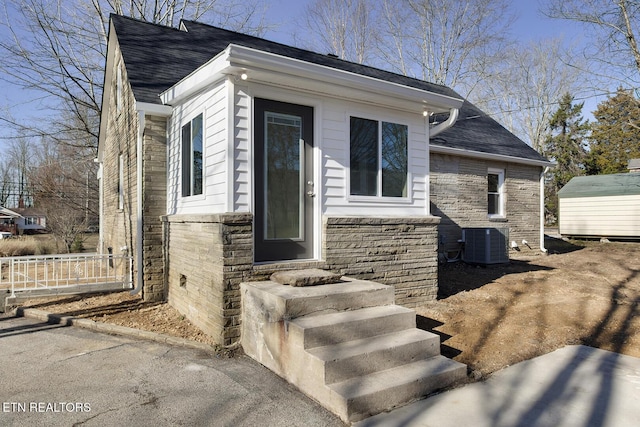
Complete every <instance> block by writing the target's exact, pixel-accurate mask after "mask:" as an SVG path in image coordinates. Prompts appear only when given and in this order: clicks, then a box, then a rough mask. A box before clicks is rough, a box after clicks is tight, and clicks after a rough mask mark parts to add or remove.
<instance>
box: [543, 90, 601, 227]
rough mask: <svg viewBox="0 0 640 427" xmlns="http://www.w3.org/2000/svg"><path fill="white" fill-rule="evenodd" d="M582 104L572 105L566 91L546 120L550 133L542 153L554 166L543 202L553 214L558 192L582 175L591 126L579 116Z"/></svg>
mask: <svg viewBox="0 0 640 427" xmlns="http://www.w3.org/2000/svg"><path fill="white" fill-rule="evenodd" d="M583 106H584V103H580V104H574V103H573V96H572V95H571V94H569V93H566V94H564V95H563V96H562V98H561V99H560V105H559V107H558V110H557V111H556V112H555V113H554V115H553V116H552V117H551V120H550V121H549V131H550V133H549V136H548V137H547V139H546V141H545V150H544V154H545V155H546V156H547V157H549V158H550V159H552V160H554V161H555V162H556V167H555V168H554V169H552V170H551V173H550V179H549V180H548V182H547V190H546V203H545V204H546V207H547V209H548V211H549V212H550V213H551V214H553V215H557V210H558V209H557V194H558V191H559V190H560V189H561V188H562V187H564V185H565V184H566V183H567V182H569V180H570V179H571V178H573V177H574V176H578V175H583V174H584V162H585V159H586V156H587V151H586V138H587V134H588V132H589V127H590V125H589V122H588V121H585V120H584V118H583V117H582V107H583Z"/></svg>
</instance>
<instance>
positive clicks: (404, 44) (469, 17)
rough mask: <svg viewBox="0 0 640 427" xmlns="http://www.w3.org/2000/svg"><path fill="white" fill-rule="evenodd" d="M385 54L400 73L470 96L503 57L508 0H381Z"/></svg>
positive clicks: (506, 43) (385, 58)
mask: <svg viewBox="0 0 640 427" xmlns="http://www.w3.org/2000/svg"><path fill="white" fill-rule="evenodd" d="M382 1H383V3H382V18H381V19H382V22H383V23H384V26H383V27H382V28H384V30H383V32H382V35H381V38H380V43H379V47H380V52H381V55H382V58H383V59H384V60H385V61H387V63H388V65H389V66H391V67H392V68H393V69H395V70H396V71H398V72H401V73H404V74H408V75H413V76H415V77H419V78H421V79H423V80H427V81H430V82H433V83H437V84H443V85H447V86H450V87H453V88H455V89H457V90H460V91H463V92H464V93H465V95H469V94H470V93H471V92H472V91H473V90H474V88H475V87H476V86H477V84H478V83H479V82H480V81H482V80H483V78H484V77H485V71H486V70H487V68H488V67H489V66H490V65H492V64H493V63H495V62H496V61H499V60H502V59H504V55H502V52H503V51H504V49H505V48H506V47H507V46H508V45H509V43H510V42H509V39H508V37H507V34H508V30H509V28H510V26H511V24H512V22H513V19H514V17H513V16H512V15H511V14H510V12H509V10H510V8H509V2H508V1H507V0H469V1H463V2H461V1H452V0H407V1H405V2H395V1H393V0H382Z"/></svg>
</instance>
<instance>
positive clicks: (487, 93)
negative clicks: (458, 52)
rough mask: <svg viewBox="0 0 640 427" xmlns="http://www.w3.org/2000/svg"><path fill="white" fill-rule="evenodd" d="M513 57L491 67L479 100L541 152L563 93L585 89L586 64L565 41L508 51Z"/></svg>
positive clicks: (484, 106)
mask: <svg viewBox="0 0 640 427" xmlns="http://www.w3.org/2000/svg"><path fill="white" fill-rule="evenodd" d="M505 53H506V54H507V56H508V57H509V61H508V62H507V63H504V64H498V65H497V66H495V67H493V68H492V69H491V71H492V72H491V75H492V77H491V79H490V81H489V80H488V81H486V83H485V84H483V85H482V87H481V88H478V91H476V93H474V96H473V100H474V101H475V103H476V104H477V105H478V106H480V107H481V108H483V109H484V110H485V111H487V112H489V113H490V114H491V115H492V116H494V117H495V118H496V119H497V120H499V121H500V122H501V123H502V124H503V125H505V127H507V128H508V129H509V130H510V131H511V132H513V133H514V134H516V135H518V136H519V137H520V138H522V139H523V140H525V141H527V142H528V143H529V144H530V145H531V146H532V147H533V148H534V149H536V150H538V151H540V152H542V148H543V145H544V141H545V139H546V138H547V134H548V131H549V129H548V124H549V121H550V120H551V117H552V116H553V114H554V112H555V111H556V110H557V109H558V103H559V101H560V99H561V97H562V95H563V94H565V93H584V90H585V87H584V86H585V81H584V78H583V77H582V73H581V71H580V69H581V68H583V67H582V66H581V64H582V62H581V60H580V59H578V58H576V57H575V55H573V54H572V53H571V50H570V49H568V48H565V47H564V43H563V40H562V39H550V40H541V41H539V42H531V43H530V44H529V45H528V46H521V45H518V46H514V47H512V48H510V49H508V50H507V51H505Z"/></svg>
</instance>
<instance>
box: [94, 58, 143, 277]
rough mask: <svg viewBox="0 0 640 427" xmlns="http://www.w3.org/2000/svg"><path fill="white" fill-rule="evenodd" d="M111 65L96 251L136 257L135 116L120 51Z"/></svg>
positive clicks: (136, 120)
mask: <svg viewBox="0 0 640 427" xmlns="http://www.w3.org/2000/svg"><path fill="white" fill-rule="evenodd" d="M114 55H115V57H116V60H115V61H114V65H113V70H112V73H111V75H112V76H113V77H112V82H111V85H110V86H107V85H105V88H106V87H110V88H111V93H110V94H106V93H105V100H107V101H108V102H109V116H108V117H107V132H106V136H105V139H104V143H103V146H102V147H101V148H102V197H103V206H102V212H101V216H102V219H101V226H102V229H101V230H100V233H101V237H102V241H101V242H100V245H101V246H100V248H99V251H100V252H102V253H107V250H108V248H111V250H112V251H113V253H115V254H122V253H123V251H122V249H123V248H126V251H127V253H128V254H130V255H133V256H134V257H135V256H136V254H135V253H134V251H135V242H136V210H137V200H136V188H137V181H136V173H137V152H136V141H137V137H138V126H139V124H138V114H137V112H136V110H135V99H134V97H133V92H132V90H131V86H130V85H129V84H128V80H127V76H126V69H125V67H124V65H123V64H122V58H121V56H120V50H119V49H116V51H115V52H114ZM118 67H119V68H120V69H121V71H122V74H123V79H122V80H123V82H124V84H123V86H122V105H121V108H120V109H118V108H117V107H116V98H117V97H116V74H117V73H116V69H117V68H118ZM120 155H122V156H123V160H124V170H123V178H124V182H123V186H122V188H120V164H119V163H120V162H119V157H120ZM120 191H122V193H123V196H124V197H123V202H124V203H123V206H122V208H120V204H119V194H120ZM133 265H134V271H133V278H134V282H136V283H137V274H136V271H135V269H137V265H138V263H137V262H136V260H134V263H133Z"/></svg>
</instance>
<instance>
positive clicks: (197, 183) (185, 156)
mask: <svg viewBox="0 0 640 427" xmlns="http://www.w3.org/2000/svg"><path fill="white" fill-rule="evenodd" d="M203 181H204V168H203V123H202V114H199V115H198V116H196V117H195V118H194V119H193V120H191V121H190V122H188V123H186V124H185V125H183V126H182V197H188V196H196V195H199V194H202V184H203Z"/></svg>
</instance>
